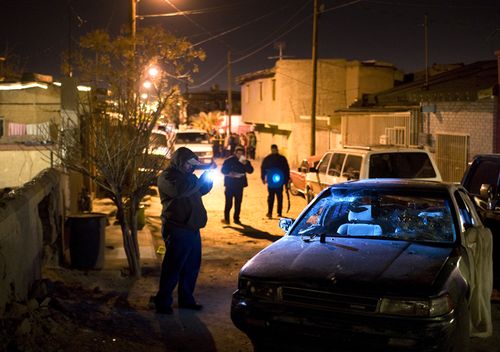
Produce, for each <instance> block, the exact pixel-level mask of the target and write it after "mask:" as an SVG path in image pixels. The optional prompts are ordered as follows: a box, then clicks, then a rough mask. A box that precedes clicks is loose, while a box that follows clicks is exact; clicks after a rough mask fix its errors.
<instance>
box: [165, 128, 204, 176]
mask: <svg viewBox="0 0 500 352" xmlns="http://www.w3.org/2000/svg"><path fill="white" fill-rule="evenodd" d="M179 147H186V148H189V149H191V150H192V151H193V152H194V153H195V154H196V155H197V156H198V158H199V160H200V162H201V163H203V165H204V166H206V167H207V166H209V165H210V164H212V162H213V160H214V152H213V148H212V144H211V143H210V138H209V135H208V133H207V132H206V131H205V130H201V129H194V128H187V129H179V130H177V131H176V134H175V144H174V150H177V149H178V148H179Z"/></svg>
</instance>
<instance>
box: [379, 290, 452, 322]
mask: <svg viewBox="0 0 500 352" xmlns="http://www.w3.org/2000/svg"><path fill="white" fill-rule="evenodd" d="M452 309H453V303H452V301H451V298H450V296H449V295H448V294H445V295H443V296H440V297H437V298H431V299H425V300H413V299H395V298H382V300H381V302H380V308H379V312H380V313H382V314H390V315H406V316H414V317H437V316H440V315H444V314H447V313H449V312H451V310H452Z"/></svg>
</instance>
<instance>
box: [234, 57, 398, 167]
mask: <svg viewBox="0 0 500 352" xmlns="http://www.w3.org/2000/svg"><path fill="white" fill-rule="evenodd" d="M402 77H403V75H402V73H401V72H400V71H398V70H397V69H396V68H395V67H394V66H393V65H392V64H388V63H383V62H377V61H356V60H354V61H349V60H345V59H322V60H318V71H317V105H316V106H317V108H316V121H317V122H316V154H322V153H323V152H324V151H326V150H327V149H329V148H333V147H336V146H337V145H338V143H339V142H340V140H339V136H340V129H341V127H340V126H341V125H340V116H339V115H338V113H336V111H338V110H340V109H346V108H347V107H348V106H350V105H351V104H353V103H354V102H355V101H357V100H359V99H361V97H362V96H363V94H366V93H376V92H379V91H383V90H387V89H389V88H392V87H393V86H394V82H395V81H396V80H401V79H402ZM237 82H238V83H239V84H240V86H241V111H242V116H243V121H244V122H245V123H248V124H252V125H253V126H254V129H255V133H256V135H257V140H258V143H257V157H263V156H265V155H267V154H268V153H269V152H270V149H269V146H270V145H271V144H273V143H275V144H277V145H278V146H279V147H280V150H281V152H282V153H283V154H285V155H286V156H287V158H288V160H289V162H290V164H291V165H298V163H299V161H300V160H302V159H303V158H305V157H307V156H309V155H310V143H311V127H310V126H311V117H310V116H311V105H312V104H311V96H312V62H311V60H297V59H280V60H277V61H276V64H275V66H274V67H272V68H270V69H266V70H262V71H257V72H252V73H248V74H245V75H242V76H239V77H237Z"/></svg>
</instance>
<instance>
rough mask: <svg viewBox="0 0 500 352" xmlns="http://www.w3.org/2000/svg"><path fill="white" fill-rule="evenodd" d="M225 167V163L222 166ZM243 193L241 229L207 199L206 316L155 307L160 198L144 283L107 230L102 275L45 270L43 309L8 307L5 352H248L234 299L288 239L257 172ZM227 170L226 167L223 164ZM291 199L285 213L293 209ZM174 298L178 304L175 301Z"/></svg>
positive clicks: (486, 342)
mask: <svg viewBox="0 0 500 352" xmlns="http://www.w3.org/2000/svg"><path fill="white" fill-rule="evenodd" d="M220 163H221V162H220V161H219V164H220ZM253 165H254V167H255V172H254V174H252V175H250V177H249V187H248V188H246V189H245V192H244V199H243V204H242V213H241V221H242V223H243V225H242V226H241V225H233V224H231V225H224V224H222V223H221V222H220V220H221V219H222V217H223V207H224V188H223V184H222V182H223V180H222V177H221V176H220V175H219V177H218V178H217V179H216V181H215V184H214V188H213V190H212V191H211V193H210V194H208V195H207V196H205V197H204V203H205V206H206V208H207V210H208V215H209V221H208V225H207V227H206V228H204V229H202V239H203V262H202V267H201V272H200V276H199V279H198V284H197V289H196V297H197V299H198V301H199V302H200V303H202V304H203V305H204V309H203V310H202V311H200V312H193V311H189V310H184V309H178V308H177V305H176V302H175V300H174V306H173V308H174V314H173V315H170V316H169V315H158V314H155V312H154V309H153V308H152V307H151V304H150V297H151V296H152V295H154V294H155V293H156V290H157V287H158V280H159V275H160V264H161V259H162V256H161V255H160V254H156V253H155V251H156V249H158V247H159V246H161V245H162V244H163V241H162V240H161V237H160V233H159V229H160V223H161V222H160V219H159V214H160V210H161V205H160V202H159V198H158V197H157V196H152V197H150V198H148V199H147V200H146V202H145V203H146V219H147V220H146V221H147V224H146V227H145V228H144V229H143V230H142V231H141V232H140V234H139V236H140V240H141V243H142V244H144V247H142V244H141V255H142V264H143V275H142V277H141V278H139V279H132V278H130V277H127V276H126V275H125V274H124V273H125V272H126V270H125V269H126V260H125V258H124V257H123V256H121V255H119V253H118V252H119V250H120V248H119V247H120V241H121V239H120V237H119V229H118V226H116V225H113V221H114V219H113V218H112V217H110V225H109V226H108V227H107V228H106V249H105V251H106V259H105V265H104V268H103V269H102V270H92V271H79V270H74V269H71V268H63V267H60V266H57V265H48V266H47V267H46V268H45V269H44V274H43V275H44V278H45V280H44V281H43V282H42V284H41V285H40V288H39V290H38V291H39V293H38V300H36V301H35V300H32V301H30V302H27V303H26V304H19V305H18V306H14V307H11V310H10V312H9V314H10V315H9V316H10V319H6V320H3V321H0V331H3V334H0V335H1V336H0V350H2V349H5V350H6V351H58V352H59V351H137V352H141V351H144V352H146V351H147V352H155V351H200V352H204V351H206V352H212V351H222V352H225V351H227V352H237V351H240V352H250V351H253V349H252V346H251V343H250V341H249V340H248V338H247V337H246V336H245V335H244V334H243V333H242V332H240V331H239V330H238V329H236V328H235V327H234V326H233V324H232V322H231V319H230V315H229V312H230V303H231V294H232V292H233V291H234V290H235V289H236V285H237V275H238V271H239V269H240V268H241V267H242V265H243V264H244V263H245V262H246V261H247V260H248V259H250V258H251V257H252V256H253V255H254V254H256V253H257V252H258V251H259V250H261V249H262V248H264V247H265V246H267V245H269V244H270V243H272V242H273V241H275V240H277V239H279V238H281V237H282V235H283V232H282V231H281V229H279V228H278V219H277V218H274V219H271V220H269V219H267V218H266V217H265V214H266V212H267V205H266V195H267V191H266V187H265V186H264V185H263V184H262V182H261V181H260V164H259V163H258V162H253ZM219 170H220V165H219ZM286 205H287V202H286V198H285V210H286ZM305 205H306V201H305V199H304V198H301V197H298V196H297V197H294V196H291V208H290V211H289V212H288V213H287V214H286V216H288V217H292V218H295V217H297V216H298V215H299V214H300V212H301V211H302V209H303V208H304V206H305ZM94 211H102V212H106V213H112V212H113V206H112V204H111V202H110V201H109V200H96V201H95V203H94ZM174 297H175V296H174ZM492 308H493V312H494V329H495V332H494V337H492V338H489V339H475V340H474V341H473V343H472V346H473V351H500V347H499V346H500V331H499V325H500V323H499V319H498V317H499V316H500V307H499V305H498V304H494V305H493V307H492Z"/></svg>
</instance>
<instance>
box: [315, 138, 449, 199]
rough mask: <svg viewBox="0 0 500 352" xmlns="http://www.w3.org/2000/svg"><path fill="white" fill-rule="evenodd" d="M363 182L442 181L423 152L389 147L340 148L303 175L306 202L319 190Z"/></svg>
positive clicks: (428, 156)
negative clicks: (392, 179) (396, 179)
mask: <svg viewBox="0 0 500 352" xmlns="http://www.w3.org/2000/svg"><path fill="white" fill-rule="evenodd" d="M366 178H412V179H418V180H429V181H442V179H441V174H440V173H439V170H438V168H437V166H436V164H435V163H434V160H433V158H432V157H431V155H430V154H429V152H427V151H426V150H423V149H416V148H395V147H394V146H390V147H360V148H342V149H335V150H329V151H327V152H326V153H325V154H324V155H323V157H322V158H321V160H320V162H319V163H318V166H317V167H316V168H314V169H311V170H310V172H308V173H307V174H306V198H307V201H308V202H309V201H311V200H312V199H313V198H314V197H315V196H316V195H317V194H318V193H319V192H320V191H321V190H322V189H323V188H326V187H328V186H330V185H332V184H335V183H340V182H345V181H349V180H358V179H366Z"/></svg>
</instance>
